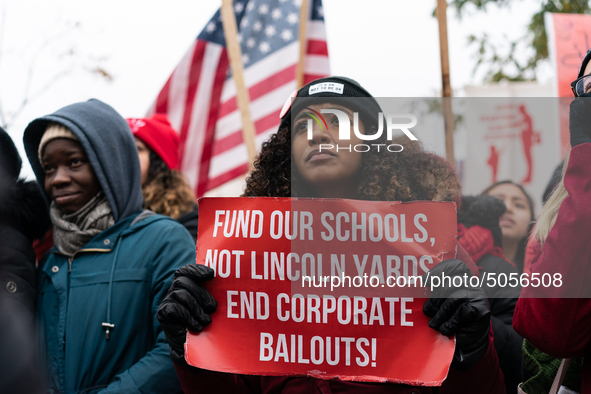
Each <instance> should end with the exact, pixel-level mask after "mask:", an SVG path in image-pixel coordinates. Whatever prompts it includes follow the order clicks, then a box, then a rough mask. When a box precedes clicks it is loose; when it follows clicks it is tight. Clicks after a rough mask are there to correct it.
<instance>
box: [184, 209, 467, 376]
mask: <svg viewBox="0 0 591 394" xmlns="http://www.w3.org/2000/svg"><path fill="white" fill-rule="evenodd" d="M199 205H200V207H199V211H200V218H199V238H198V243H197V263H198V264H205V265H208V266H210V267H212V268H213V269H214V270H215V272H216V274H215V277H214V279H213V280H212V281H211V282H208V283H206V284H205V286H206V287H207V289H208V290H209V291H210V292H211V294H212V295H213V296H214V297H215V298H216V300H217V301H218V309H217V311H216V312H215V313H214V314H212V321H213V322H212V324H211V325H209V326H208V327H206V328H205V329H204V330H203V331H202V332H200V333H199V334H196V335H192V334H188V335H187V342H186V343H185V350H186V359H187V362H188V363H189V364H191V365H193V366H196V367H199V368H205V369H210V370H215V371H221V372H229V373H241V374H253V375H304V376H313V377H317V378H322V379H329V378H337V377H338V378H340V379H343V380H356V381H368V382H385V381H389V382H395V383H404V384H413V385H427V386H438V385H441V383H442V382H443V380H444V379H445V377H446V376H447V371H448V369H449V365H450V363H451V359H452V356H453V353H454V341H453V340H452V339H450V338H448V337H445V336H443V335H441V334H440V333H438V332H436V331H435V330H433V329H431V328H429V327H428V326H427V322H428V318H427V317H426V316H425V315H424V314H423V313H422V306H423V303H424V301H425V298H424V297H425V294H426V293H425V290H424V289H423V288H421V287H420V286H416V285H415V284H414V283H415V282H413V285H412V286H411V285H410V283H411V282H412V279H411V277H413V276H415V277H416V276H420V275H422V274H424V273H425V272H427V271H428V270H429V269H431V268H432V267H433V266H435V265H436V264H437V263H439V262H441V261H442V260H443V259H446V258H453V257H455V248H456V238H455V236H456V209H455V204H453V203H443V202H413V203H391V202H370V201H358V200H325V199H289V198H204V199H201V200H200V201H199ZM337 282H338V283H337ZM403 282H404V283H403ZM404 286H407V287H406V288H403V289H401V287H404Z"/></svg>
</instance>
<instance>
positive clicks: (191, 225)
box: [177, 204, 199, 243]
mask: <svg viewBox="0 0 591 394" xmlns="http://www.w3.org/2000/svg"><path fill="white" fill-rule="evenodd" d="M177 222H179V223H180V224H182V225H183V226H185V228H186V229H187V230H189V233H191V237H193V241H195V243H197V224H198V223H199V209H198V208H197V204H195V205H194V206H193V210H192V211H191V212H189V213H186V214H184V215H183V216H181V217H180V218H178V219H177Z"/></svg>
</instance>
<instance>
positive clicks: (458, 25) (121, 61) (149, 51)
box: [0, 0, 550, 177]
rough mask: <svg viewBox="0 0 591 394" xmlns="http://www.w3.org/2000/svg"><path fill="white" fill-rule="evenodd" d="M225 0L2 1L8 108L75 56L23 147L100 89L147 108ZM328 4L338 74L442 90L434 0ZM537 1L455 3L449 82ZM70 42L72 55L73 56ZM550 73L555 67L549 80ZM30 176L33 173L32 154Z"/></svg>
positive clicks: (0, 77)
mask: <svg viewBox="0 0 591 394" xmlns="http://www.w3.org/2000/svg"><path fill="white" fill-rule="evenodd" d="M220 3H221V1H218V0H199V1H195V0H169V1H167V2H166V3H164V2H161V1H154V0H144V1H135V0H134V1H126V0H101V1H100V2H90V1H79V0H78V1H74V0H52V1H50V2H49V1H47V0H0V13H1V14H0V26H1V27H2V28H1V29H0V34H1V41H0V45H1V47H0V99H1V105H2V107H3V109H4V111H5V112H11V111H12V112H14V111H15V110H16V109H17V108H18V105H19V103H20V102H21V101H22V98H23V92H24V91H25V89H26V86H25V81H26V79H27V78H26V76H27V70H28V67H29V66H30V65H31V64H34V67H33V70H34V77H33V80H32V84H31V87H30V91H31V92H36V91H38V90H40V89H41V88H42V86H43V85H44V84H45V83H47V82H48V81H49V80H51V78H52V77H53V76H54V75H56V74H57V73H59V72H61V71H63V70H68V69H70V68H72V66H71V65H72V64H73V63H75V64H76V66H75V67H74V71H72V72H70V73H68V74H67V75H65V76H64V77H62V78H60V79H59V80H58V82H57V83H55V84H54V85H52V87H51V89H49V90H47V91H46V92H45V93H43V94H41V95H39V96H37V97H36V98H35V99H34V101H32V102H31V103H29V104H28V105H27V107H26V109H25V111H23V112H22V113H21V114H20V116H19V117H18V118H16V119H15V120H14V122H13V124H12V125H11V127H10V128H9V130H8V131H9V133H10V134H11V136H12V137H13V139H14V140H15V143H16V144H17V146H18V147H19V149H21V152H22V141H21V140H22V132H23V130H24V128H25V127H26V125H27V124H28V122H30V121H31V120H32V119H34V118H36V117H39V116H43V115H46V114H48V113H51V112H54V111H55V110H57V109H59V108H61V107H63V106H65V105H68V104H71V103H73V102H78V101H84V100H87V99H88V98H91V97H95V98H98V99H101V100H103V101H105V102H107V103H109V104H110V105H112V106H113V107H114V108H115V109H116V110H117V111H119V112H120V113H121V114H122V115H123V116H124V117H140V116H143V115H144V114H145V112H146V110H147V109H148V107H149V105H150V104H151V103H152V101H153V100H154V98H155V96H156V94H157V93H158V92H159V90H160V89H161V87H162V85H163V84H164V82H165V81H166V79H167V78H168V76H169V75H170V73H171V72H172V70H173V69H174V67H175V65H176V64H177V62H178V61H179V60H180V58H181V57H182V56H183V54H184V53H185V51H186V50H187V49H188V48H189V45H190V44H191V42H192V41H193V40H194V39H195V38H196V36H197V35H198V34H199V32H200V31H201V30H202V29H203V27H204V26H205V24H206V23H207V21H208V20H209V19H210V18H211V16H212V15H213V14H214V12H215V11H216V10H217V9H218V7H219V5H220ZM323 3H324V8H325V9H324V15H325V20H326V30H327V36H328V47H329V58H330V65H331V72H332V73H333V74H336V75H344V76H348V77H352V78H354V79H356V80H358V81H359V82H360V83H361V84H362V85H363V86H364V87H366V88H367V90H369V91H370V92H371V93H373V94H374V95H375V96H384V97H385V96H398V97H405V96H436V95H438V94H439V90H440V88H441V74H440V60H439V59H440V58H439V56H440V55H439V39H438V25H437V20H436V19H435V18H434V17H432V12H433V9H434V7H435V3H436V1H435V0H418V1H408V0H364V1H358V0H357V1H356V0H324V1H323ZM538 7H539V1H536V0H520V1H514V4H513V5H512V7H511V8H502V9H499V8H498V7H496V6H490V7H489V9H488V12H487V13H482V12H468V13H467V14H466V15H465V16H464V17H463V19H462V20H461V21H460V20H458V18H456V15H455V11H454V10H453V9H448V29H449V31H448V34H449V51H450V68H451V83H452V87H453V88H454V90H455V91H456V93H461V88H462V87H464V86H467V85H475V84H476V85H477V84H480V82H481V79H480V78H481V76H478V75H477V76H476V77H472V69H473V66H474V64H475V60H474V59H473V53H474V48H469V47H468V46H467V36H468V35H469V34H481V33H482V32H487V33H488V34H489V35H490V36H491V37H492V38H493V39H494V40H496V41H502V40H506V39H505V37H507V38H509V39H515V38H518V37H521V36H523V35H525V33H526V27H527V24H528V22H529V19H530V18H531V15H532V13H533V12H535V10H536V9H537V8H538ZM72 48H74V50H75V53H74V55H68V53H69V50H70V49H72ZM97 65H98V66H100V67H102V68H104V70H106V71H108V72H109V74H110V75H112V76H113V81H112V82H106V81H105V80H104V78H101V77H98V76H97V75H96V74H95V73H91V72H89V71H87V70H89V69H91V68H94V67H96V66H97ZM549 76H550V73H549V72H547V73H546V75H544V74H543V75H542V79H543V80H545V81H547V80H549V78H550V77H549ZM23 156H24V154H23ZM23 158H24V157H23ZM25 161H26V160H25ZM23 175H26V176H28V177H30V176H31V170H30V167H29V166H28V163H27V164H26V165H25V168H24V172H23Z"/></svg>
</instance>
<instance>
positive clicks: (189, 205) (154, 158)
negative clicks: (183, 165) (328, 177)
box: [142, 151, 195, 219]
mask: <svg viewBox="0 0 591 394" xmlns="http://www.w3.org/2000/svg"><path fill="white" fill-rule="evenodd" d="M142 193H143V195H144V206H143V207H144V209H149V210H151V211H154V212H156V213H159V214H161V215H165V216H169V217H171V218H173V219H178V218H180V217H181V216H183V215H184V214H186V213H189V212H191V211H192V210H193V207H194V205H195V195H194V194H193V192H192V191H191V187H190V186H189V184H188V182H187V180H186V179H185V177H184V176H183V174H181V173H180V172H178V171H176V170H171V169H170V168H168V166H167V165H166V164H165V163H164V161H162V159H161V158H160V156H158V155H157V154H156V153H154V152H152V151H150V167H149V168H148V180H147V182H146V184H145V185H144V187H142Z"/></svg>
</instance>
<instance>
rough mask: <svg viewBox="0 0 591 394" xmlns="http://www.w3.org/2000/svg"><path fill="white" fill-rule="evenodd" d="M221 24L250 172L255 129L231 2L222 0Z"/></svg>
mask: <svg viewBox="0 0 591 394" xmlns="http://www.w3.org/2000/svg"><path fill="white" fill-rule="evenodd" d="M221 13H222V24H223V26H224V37H225V38H226V51H227V52H228V59H229V60H230V69H231V70H232V77H233V78H234V82H235V83H236V102H237V104H238V108H239V109H240V115H241V116H242V138H243V139H244V144H245V145H246V149H247V151H248V170H249V171H251V170H252V166H253V163H254V159H255V157H256V154H257V148H256V143H255V136H256V133H255V128H254V123H253V121H252V118H251V116H250V96H249V95H248V90H247V89H246V84H245V83H244V67H243V65H242V51H241V50H240V44H239V43H238V27H237V25H236V16H235V14H234V5H233V1H232V0H222V7H221Z"/></svg>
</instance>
